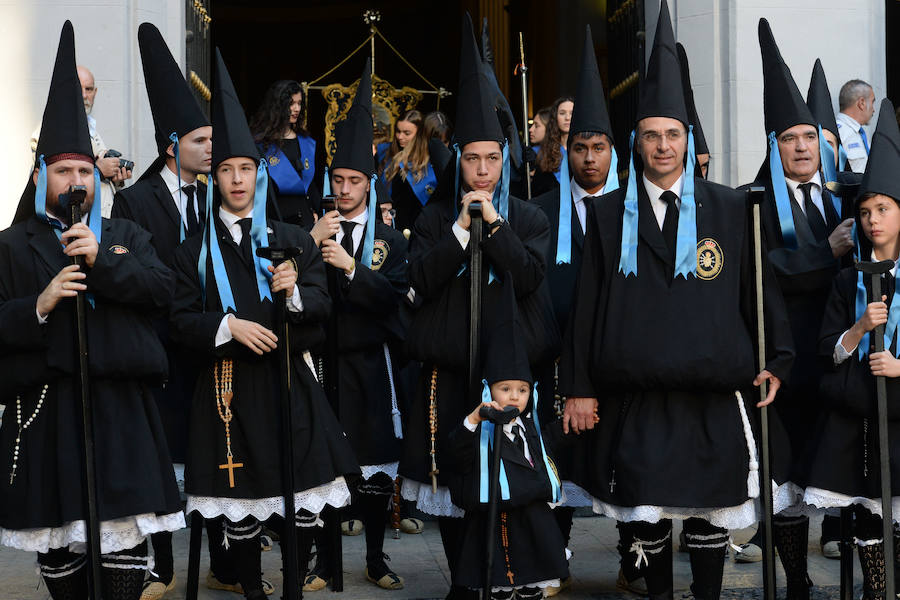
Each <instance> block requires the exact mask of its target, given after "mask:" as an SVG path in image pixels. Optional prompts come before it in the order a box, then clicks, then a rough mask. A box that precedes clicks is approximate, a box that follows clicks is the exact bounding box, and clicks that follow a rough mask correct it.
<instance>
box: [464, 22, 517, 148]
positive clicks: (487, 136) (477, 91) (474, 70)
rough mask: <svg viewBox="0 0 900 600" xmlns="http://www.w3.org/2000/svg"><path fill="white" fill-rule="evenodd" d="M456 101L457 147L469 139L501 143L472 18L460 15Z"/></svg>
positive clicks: (491, 95) (499, 129)
mask: <svg viewBox="0 0 900 600" xmlns="http://www.w3.org/2000/svg"><path fill="white" fill-rule="evenodd" d="M457 94H458V95H457V100H456V132H455V134H454V139H455V140H456V143H457V144H458V145H459V147H460V148H462V147H463V146H465V145H466V144H468V143H470V142H482V141H495V142H497V143H499V144H501V145H502V144H503V142H504V140H505V139H506V135H505V134H504V133H503V128H502V127H501V126H500V120H499V118H498V117H497V111H496V110H495V108H494V101H495V98H494V97H493V96H494V95H493V94H492V93H491V86H490V82H489V81H488V80H487V77H486V76H485V74H484V64H483V62H482V58H481V54H480V53H479V51H478V45H477V44H476V43H475V33H474V31H473V30H472V18H471V17H470V16H469V14H468V13H466V14H465V15H463V22H462V38H461V40H460V55H459V88H458V92H457Z"/></svg>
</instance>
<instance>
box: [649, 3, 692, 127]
mask: <svg viewBox="0 0 900 600" xmlns="http://www.w3.org/2000/svg"><path fill="white" fill-rule="evenodd" d="M647 117H669V118H672V119H678V120H679V121H681V122H682V123H684V126H685V127H687V126H688V125H690V119H689V118H688V111H687V106H685V103H684V92H683V91H682V87H681V67H680V66H679V63H678V54H677V52H676V50H675V34H674V33H673V32H672V20H671V17H670V16H669V5H668V3H667V2H666V0H662V2H660V6H659V18H658V19H657V21H656V35H655V37H654V38H653V49H652V50H651V52H650V61H649V62H648V63H647V75H646V77H645V78H644V80H643V81H642V82H641V91H640V101H639V102H638V111H637V118H636V119H635V120H636V121H640V120H641V119H645V118H647Z"/></svg>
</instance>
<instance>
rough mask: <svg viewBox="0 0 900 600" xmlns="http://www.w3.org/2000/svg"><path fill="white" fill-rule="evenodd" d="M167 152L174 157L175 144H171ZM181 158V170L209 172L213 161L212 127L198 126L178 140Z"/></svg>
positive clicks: (195, 172) (194, 172) (196, 172)
mask: <svg viewBox="0 0 900 600" xmlns="http://www.w3.org/2000/svg"><path fill="white" fill-rule="evenodd" d="M166 153H167V154H168V155H169V156H171V157H174V156H175V148H174V144H172V145H170V146H169V148H168V150H167V151H166ZM178 153H179V156H178V158H179V160H180V161H181V170H182V171H188V172H189V173H193V174H194V175H198V174H200V173H209V166H210V164H211V163H212V127H210V126H209V125H207V126H205V127H198V128H197V129H195V130H193V131H191V132H190V133H188V134H187V135H185V136H184V137H182V138H180V139H179V140H178Z"/></svg>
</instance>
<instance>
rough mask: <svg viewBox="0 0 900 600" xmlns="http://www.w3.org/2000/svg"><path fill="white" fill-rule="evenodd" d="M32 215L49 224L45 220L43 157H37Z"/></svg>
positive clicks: (44, 165) (45, 196) (45, 176)
mask: <svg viewBox="0 0 900 600" xmlns="http://www.w3.org/2000/svg"><path fill="white" fill-rule="evenodd" d="M34 214H36V215H37V218H38V219H40V220H41V221H44V222H46V223H49V222H50V221H49V219H47V163H46V162H44V155H43V154H41V155H40V156H38V178H37V183H36V184H35V190H34Z"/></svg>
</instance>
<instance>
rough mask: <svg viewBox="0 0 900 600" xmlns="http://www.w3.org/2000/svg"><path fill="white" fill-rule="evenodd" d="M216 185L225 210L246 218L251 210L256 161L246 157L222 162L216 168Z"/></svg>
mask: <svg viewBox="0 0 900 600" xmlns="http://www.w3.org/2000/svg"><path fill="white" fill-rule="evenodd" d="M216 185H218V186H219V193H220V194H221V196H222V206H223V207H224V208H225V210H227V211H228V212H230V213H232V214H235V215H239V216H241V217H246V216H247V215H249V214H250V211H251V210H253V196H254V194H255V193H256V161H255V160H253V159H252V158H249V157H246V156H236V157H234V158H229V159H226V160H223V161H222V162H221V163H219V166H218V167H216Z"/></svg>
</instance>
